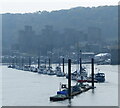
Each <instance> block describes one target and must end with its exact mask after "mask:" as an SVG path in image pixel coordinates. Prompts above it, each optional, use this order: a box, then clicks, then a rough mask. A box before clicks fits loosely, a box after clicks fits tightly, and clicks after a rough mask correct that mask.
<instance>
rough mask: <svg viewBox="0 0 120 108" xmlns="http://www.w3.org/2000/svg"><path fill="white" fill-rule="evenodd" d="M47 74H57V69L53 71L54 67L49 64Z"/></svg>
mask: <svg viewBox="0 0 120 108" xmlns="http://www.w3.org/2000/svg"><path fill="white" fill-rule="evenodd" d="M47 74H48V75H56V73H55V71H53V69H52V67H51V66H48V67H47Z"/></svg>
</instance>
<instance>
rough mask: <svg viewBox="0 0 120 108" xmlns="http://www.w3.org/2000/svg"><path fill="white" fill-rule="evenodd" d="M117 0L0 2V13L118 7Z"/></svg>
mask: <svg viewBox="0 0 120 108" xmlns="http://www.w3.org/2000/svg"><path fill="white" fill-rule="evenodd" d="M118 2H119V0H0V13H28V12H36V11H44V10H46V11H53V10H61V9H70V8H73V7H78V6H82V7H97V6H105V5H118Z"/></svg>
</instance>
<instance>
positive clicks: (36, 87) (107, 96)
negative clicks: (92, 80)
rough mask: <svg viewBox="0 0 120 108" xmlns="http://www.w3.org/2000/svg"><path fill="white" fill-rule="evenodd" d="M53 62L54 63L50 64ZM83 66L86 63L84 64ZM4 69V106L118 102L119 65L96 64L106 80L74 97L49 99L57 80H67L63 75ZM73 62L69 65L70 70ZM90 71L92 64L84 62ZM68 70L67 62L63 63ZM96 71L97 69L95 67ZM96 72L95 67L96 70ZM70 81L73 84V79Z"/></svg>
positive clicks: (109, 104)
mask: <svg viewBox="0 0 120 108" xmlns="http://www.w3.org/2000/svg"><path fill="white" fill-rule="evenodd" d="M53 66H55V65H53ZM85 66H86V65H85ZM2 68H3V70H2V73H3V105H7V106H117V105H118V67H117V66H111V65H103V66H102V65H95V68H98V69H100V70H101V72H104V73H105V74H106V82H105V83H98V84H95V86H96V88H95V89H94V90H89V91H87V92H85V93H82V94H80V95H77V96H75V97H74V98H73V99H71V100H70V101H69V100H65V101H60V102H50V101H49V97H50V96H53V95H55V94H56V92H57V90H59V84H60V82H61V83H67V79H66V78H58V77H56V76H48V75H41V74H37V73H32V72H28V71H21V70H16V69H9V68H7V67H6V66H2ZM75 69H76V65H72V71H74V70H75ZM87 70H88V72H89V74H90V72H91V65H87ZM65 71H66V72H67V66H65ZM95 71H96V70H95ZM96 72H97V71H96ZM72 84H75V82H74V81H72Z"/></svg>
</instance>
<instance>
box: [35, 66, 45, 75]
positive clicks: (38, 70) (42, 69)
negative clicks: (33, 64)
mask: <svg viewBox="0 0 120 108" xmlns="http://www.w3.org/2000/svg"><path fill="white" fill-rule="evenodd" d="M45 70H46V67H45V66H44V65H43V66H40V67H39V68H38V69H37V72H38V73H39V74H44V73H45V72H44V71H45ZM46 74H47V72H46Z"/></svg>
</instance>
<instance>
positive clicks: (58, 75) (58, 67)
mask: <svg viewBox="0 0 120 108" xmlns="http://www.w3.org/2000/svg"><path fill="white" fill-rule="evenodd" d="M55 72H56V76H57V77H64V76H65V73H64V72H62V71H61V67H60V66H57V67H56V70H55Z"/></svg>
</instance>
